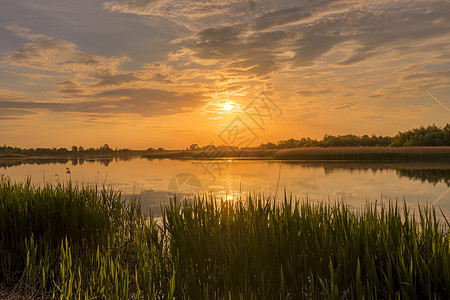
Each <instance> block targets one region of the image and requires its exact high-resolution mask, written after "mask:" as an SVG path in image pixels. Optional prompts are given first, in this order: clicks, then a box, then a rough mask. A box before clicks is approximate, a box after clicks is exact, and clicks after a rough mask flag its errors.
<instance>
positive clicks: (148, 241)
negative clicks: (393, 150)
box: [0, 181, 450, 299]
mask: <svg viewBox="0 0 450 300" xmlns="http://www.w3.org/2000/svg"><path fill="white" fill-rule="evenodd" d="M444 219H445V216H444ZM439 220H440V218H438V217H437V216H436V211H435V209H434V208H433V207H418V210H417V211H416V213H415V214H413V213H412V212H410V211H409V210H408V208H407V207H406V204H405V205H404V207H399V206H398V205H397V203H390V204H387V205H378V204H376V203H375V204H372V205H369V204H368V205H367V206H366V208H365V209H363V210H361V211H354V210H351V209H349V208H348V207H347V206H346V205H345V204H344V203H342V202H336V203H334V204H325V203H321V204H312V203H309V202H308V201H307V200H304V201H299V200H298V199H296V198H294V197H285V198H284V200H283V201H281V202H275V201H274V200H273V199H269V198H264V197H262V196H248V197H246V198H245V199H241V200H240V201H221V200H220V199H217V198H215V197H214V196H213V195H209V194H205V195H198V196H196V197H194V198H193V199H190V200H186V201H183V202H179V201H176V199H172V200H171V201H170V202H169V203H168V204H167V206H165V207H163V216H162V221H161V222H156V221H155V220H154V219H153V218H152V216H147V215H144V214H143V213H142V211H141V210H140V205H139V202H138V201H131V202H127V203H125V201H124V200H123V199H122V197H121V194H120V193H118V192H114V191H113V190H112V189H96V188H86V187H85V188H80V187H77V186H72V185H71V184H70V183H69V184H67V185H65V186H60V187H52V186H45V187H38V186H33V185H32V184H31V183H30V181H28V182H26V183H23V184H12V183H10V182H9V181H3V182H0V237H1V238H0V280H1V282H2V286H3V288H2V289H0V291H1V290H3V291H5V292H4V295H13V294H16V295H31V296H33V297H36V298H59V299H92V298H102V299H173V298H177V299H185V298H186V299H225V298H226V299H324V298H325V299H341V298H342V299H363V298H365V299H380V298H382V299H390V298H401V299H403V298H410V299H430V298H432V299H449V297H450V248H449V246H450V235H449V228H450V226H449V224H448V223H446V224H442V223H440V221H439ZM0 294H1V292H0ZM4 295H2V296H4Z"/></svg>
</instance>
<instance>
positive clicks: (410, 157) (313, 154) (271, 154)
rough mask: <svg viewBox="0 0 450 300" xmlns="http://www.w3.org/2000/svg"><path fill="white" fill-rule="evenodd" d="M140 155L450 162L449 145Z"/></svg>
mask: <svg viewBox="0 0 450 300" xmlns="http://www.w3.org/2000/svg"><path fill="white" fill-rule="evenodd" d="M142 157H145V158H149V159H153V158H171V159H198V160H202V159H206V160H211V159H228V158H235V159H276V160H364V161H450V147H327V148H325V147H305V148H293V149H270V150H265V149H242V150H227V149H218V148H217V149H214V148H211V149H208V150H203V151H202V150H195V151H189V150H184V151H179V150H176V151H175V150H174V151H162V152H153V153H145V154H142Z"/></svg>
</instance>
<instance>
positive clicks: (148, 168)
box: [0, 158, 450, 218]
mask: <svg viewBox="0 0 450 300" xmlns="http://www.w3.org/2000/svg"><path fill="white" fill-rule="evenodd" d="M0 167H1V168H0V174H3V175H4V176H8V177H10V178H11V180H12V181H19V182H20V181H24V180H26V179H27V178H31V180H32V181H33V182H34V183H36V184H43V183H51V184H58V183H64V182H67V181H68V180H72V182H75V183H77V184H79V185H95V184H96V185H98V186H102V185H104V184H105V185H107V186H108V185H112V186H114V188H115V189H120V190H122V191H123V194H125V195H132V194H134V195H139V197H140V199H141V200H142V204H143V207H144V208H146V209H151V210H152V211H153V212H154V214H155V215H157V216H158V215H160V207H161V204H164V203H167V201H168V199H169V195H173V194H175V193H176V194H177V196H178V197H183V196H184V195H187V194H191V193H202V192H205V191H206V192H212V193H214V194H215V195H216V196H218V197H219V198H220V197H221V198H223V199H228V200H232V199H237V198H239V197H242V196H245V194H248V193H260V194H264V195H265V196H271V197H277V199H279V200H281V199H283V197H284V194H285V192H286V193H287V194H288V195H291V194H292V195H294V196H296V197H298V198H299V199H300V200H304V199H306V198H307V199H309V201H311V202H317V201H326V202H328V201H331V202H334V201H335V200H343V201H344V202H345V203H347V204H348V205H349V206H350V207H353V208H362V207H364V206H365V204H366V203H367V202H370V203H373V202H375V201H378V202H380V201H382V202H384V203H386V202H388V201H389V200H392V201H395V200H397V199H398V200H399V202H403V199H405V200H406V202H407V204H408V206H410V207H411V209H416V208H417V204H420V205H425V204H434V205H435V206H436V207H440V208H441V209H442V210H443V211H444V213H445V215H446V216H447V218H448V217H449V216H450V164H442V163H398V164H375V163H354V162H353V163H352V162H347V163H342V162H339V163H338V162H325V163H324V162H320V163H313V162H310V163H305V162H301V163H299V162H286V161H284V162H279V161H269V160H221V161H195V160H170V159H154V160H149V159H145V158H142V159H141V158H130V159H128V160H120V159H103V160H100V159H91V160H84V161H79V160H64V159H63V160H59V161H55V160H45V161H44V160H39V161H29V162H27V163H21V164H19V163H16V164H13V163H7V162H5V161H3V162H2V164H0ZM67 168H68V169H67ZM68 170H69V171H70V173H69V172H67V171H68ZM439 213H440V212H439Z"/></svg>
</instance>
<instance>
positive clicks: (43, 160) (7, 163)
mask: <svg viewBox="0 0 450 300" xmlns="http://www.w3.org/2000/svg"><path fill="white" fill-rule="evenodd" d="M135 158H136V157H135V156H116V157H84V156H79V157H58V158H54V157H39V158H23V159H0V168H1V169H5V170H7V169H8V168H12V167H18V166H22V165H47V164H61V165H67V164H69V163H70V164H71V165H72V166H78V165H80V166H82V165H83V164H84V163H85V162H86V163H91V164H93V163H99V164H101V165H103V166H106V167H107V166H109V164H110V163H111V162H119V161H130V160H133V159H135Z"/></svg>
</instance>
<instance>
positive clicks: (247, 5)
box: [0, 0, 450, 149]
mask: <svg viewBox="0 0 450 300" xmlns="http://www.w3.org/2000/svg"><path fill="white" fill-rule="evenodd" d="M0 41H1V42H0V144H2V145H3V144H7V145H12V146H19V147H67V148H70V147H71V146H72V145H81V146H83V147H85V148H86V147H98V146H101V145H103V144H105V143H107V144H109V145H110V146H111V147H113V148H114V147H119V148H133V149H147V148H148V147H164V148H166V149H182V148H186V147H188V146H189V145H190V144H192V143H196V144H199V145H207V144H210V143H211V144H215V145H220V144H225V145H227V144H230V145H231V144H233V145H238V146H241V147H242V146H257V145H259V144H261V143H266V142H268V141H274V142H276V141H279V140H282V139H289V138H301V137H307V136H309V137H311V138H318V139H320V138H322V137H323V135H325V134H333V135H340V134H349V133H351V134H357V135H363V134H369V135H371V134H377V135H395V134H396V133H397V132H399V131H404V130H408V129H410V128H413V127H418V126H421V125H429V124H436V125H438V126H443V125H445V124H446V123H450V1H448V0H440V1H433V0H426V1H406V0H399V1H383V0H381V1H380V0H373V1H351V0H295V1H290V0H284V1H271V0H217V1H215V0H210V1H207V0H201V1H197V0H191V1H175V0H116V1H104V0H77V1H73V0H72V1H69V0H41V1H35V0H21V1H16V0H2V1H1V3H0Z"/></svg>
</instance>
